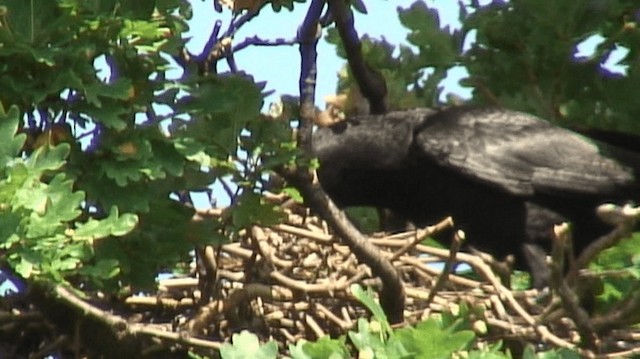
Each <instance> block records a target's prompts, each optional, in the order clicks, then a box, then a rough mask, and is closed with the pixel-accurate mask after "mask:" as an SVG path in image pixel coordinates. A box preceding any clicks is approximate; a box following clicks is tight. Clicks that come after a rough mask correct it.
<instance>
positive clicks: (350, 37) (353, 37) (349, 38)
mask: <svg viewBox="0 0 640 359" xmlns="http://www.w3.org/2000/svg"><path fill="white" fill-rule="evenodd" d="M328 1H329V8H330V10H331V13H332V15H333V18H334V20H335V23H336V28H337V29H338V33H339V34H340V38H341V39H342V44H343V45H344V49H345V51H346V53H347V61H348V62H349V67H351V72H352V73H353V76H354V77H355V79H356V82H357V83H358V87H359V88H360V92H361V93H362V95H364V97H365V98H366V99H367V100H368V101H369V106H370V109H371V113H372V114H384V113H386V112H387V103H386V95H387V86H386V84H385V80H384V77H383V76H382V74H381V73H380V72H379V71H376V70H375V69H373V68H371V67H370V66H369V65H368V64H367V63H366V62H365V60H364V57H363V56H362V45H361V43H360V39H359V37H358V33H357V31H356V29H355V27H354V23H353V13H352V12H351V10H350V9H349V8H348V7H347V2H346V1H344V0H328Z"/></svg>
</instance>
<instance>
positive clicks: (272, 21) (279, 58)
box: [187, 0, 468, 107]
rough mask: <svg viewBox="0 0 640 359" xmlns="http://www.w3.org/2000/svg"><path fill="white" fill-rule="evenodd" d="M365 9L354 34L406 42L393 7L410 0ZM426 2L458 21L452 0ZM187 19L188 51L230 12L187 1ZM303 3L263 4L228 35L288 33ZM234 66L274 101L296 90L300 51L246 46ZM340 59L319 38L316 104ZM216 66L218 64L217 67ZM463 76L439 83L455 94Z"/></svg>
mask: <svg viewBox="0 0 640 359" xmlns="http://www.w3.org/2000/svg"><path fill="white" fill-rule="evenodd" d="M365 2H366V5H367V9H368V14H367V15H363V14H359V13H356V28H357V30H358V32H359V34H360V35H362V34H365V33H366V34H369V35H370V36H372V37H375V38H380V37H383V36H384V37H385V39H386V40H387V41H389V42H391V43H393V44H399V43H406V40H405V39H406V36H407V30H406V29H405V28H404V27H403V26H402V25H401V24H400V21H399V19H398V15H397V8H399V7H400V8H407V7H409V6H410V5H411V4H413V3H414V2H415V0H395V1H389V0H375V1H365ZM427 4H428V5H429V6H435V7H436V8H437V9H438V10H439V11H440V16H441V21H442V23H443V25H451V26H459V23H458V21H457V19H458V2H457V1H453V0H436V1H428V2H427ZM192 5H193V13H194V16H193V19H192V20H191V21H190V23H189V25H190V27H191V29H190V31H189V33H187V36H191V37H192V40H191V41H190V43H189V45H188V47H189V50H190V51H191V52H194V53H198V52H200V51H201V49H202V47H203V46H204V43H205V42H206V41H207V36H208V34H210V33H211V29H212V28H213V24H214V22H215V21H216V20H221V21H222V24H223V25H222V31H224V30H225V29H226V27H227V26H228V24H229V21H230V19H231V14H230V11H228V10H225V11H224V12H223V13H221V14H219V13H216V12H215V11H214V10H213V5H212V0H206V1H202V0H192ZM307 8H308V2H307V3H296V4H295V8H294V11H293V12H290V11H288V10H286V9H283V10H282V11H280V12H279V13H274V12H273V11H272V10H271V8H270V7H266V8H265V9H264V10H263V11H262V13H261V14H260V15H259V16H258V17H256V18H255V19H254V20H252V21H251V22H249V23H248V24H246V25H245V26H244V27H243V28H242V29H241V30H240V31H239V32H238V33H237V35H236V37H235V38H234V43H239V42H241V41H242V40H244V39H245V38H247V37H251V36H256V35H257V36H259V37H261V38H263V39H276V38H285V39H290V38H293V37H294V36H295V34H296V31H297V29H298V26H299V25H300V24H301V23H302V19H303V18H304V16H305V13H306V10H307ZM235 58H236V62H237V64H238V67H239V68H240V69H242V70H244V71H246V72H248V73H250V74H253V75H254V76H255V77H256V80H258V81H267V89H268V90H275V91H276V94H274V96H271V97H269V98H268V99H267V102H269V101H274V100H275V96H276V95H280V94H291V95H296V94H297V84H298V76H299V61H300V55H299V53H298V48H297V46H278V47H249V48H246V49H244V50H242V51H240V52H238V53H236V54H235ZM343 64H344V61H343V60H342V59H340V58H338V57H337V56H336V54H335V49H334V48H333V46H331V45H329V44H327V43H326V42H325V41H324V40H321V41H320V44H319V46H318V80H317V91H316V93H317V98H316V104H317V105H319V106H320V107H323V106H324V102H323V97H324V96H325V95H328V94H332V93H335V87H336V81H337V73H338V71H339V70H340V68H341V67H342V66H343ZM221 69H222V68H221ZM462 76H464V72H463V71H455V72H454V74H453V76H451V77H450V78H449V79H447V81H445V82H446V83H444V84H443V85H445V88H446V89H448V90H450V91H453V92H456V93H458V94H464V93H468V90H463V89H461V88H460V87H459V86H458V85H457V80H459V79H460V77H462Z"/></svg>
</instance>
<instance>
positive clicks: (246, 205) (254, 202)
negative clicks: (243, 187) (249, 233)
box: [232, 191, 283, 228]
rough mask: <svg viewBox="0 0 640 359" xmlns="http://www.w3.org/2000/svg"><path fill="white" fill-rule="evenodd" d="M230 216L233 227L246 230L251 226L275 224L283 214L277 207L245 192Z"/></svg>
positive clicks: (255, 194) (253, 194) (254, 194)
mask: <svg viewBox="0 0 640 359" xmlns="http://www.w3.org/2000/svg"><path fill="white" fill-rule="evenodd" d="M232 216H233V224H234V226H236V227H237V228H247V227H248V226H250V225H253V224H262V225H266V226H269V225H274V224H277V223H278V222H280V221H281V220H282V216H283V214H282V212H281V211H280V209H279V207H278V206H276V205H274V204H272V203H269V202H267V201H265V200H264V199H263V198H262V196H260V195H259V194H257V193H253V192H250V191H245V192H243V193H242V195H241V196H240V197H239V198H238V202H237V205H236V206H235V207H234V208H233V210H232Z"/></svg>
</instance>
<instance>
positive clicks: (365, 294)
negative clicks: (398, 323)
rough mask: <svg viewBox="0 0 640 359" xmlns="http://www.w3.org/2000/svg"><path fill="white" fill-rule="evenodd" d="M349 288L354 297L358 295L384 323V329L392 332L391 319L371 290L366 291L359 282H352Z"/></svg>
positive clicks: (374, 315)
mask: <svg viewBox="0 0 640 359" xmlns="http://www.w3.org/2000/svg"><path fill="white" fill-rule="evenodd" d="M349 289H350V290H351V293H352V294H353V296H354V297H356V298H357V299H358V300H359V301H360V302H361V303H362V304H364V306H365V307H367V309H369V311H371V313H372V314H373V317H374V318H375V319H376V320H377V321H378V322H379V323H380V325H382V327H383V330H384V331H385V332H386V333H391V327H390V326H389V320H388V319H387V315H386V314H385V313H384V310H383V309H382V307H381V306H380V304H379V303H378V302H376V301H375V298H374V297H373V293H372V292H371V290H370V289H369V290H367V291H365V290H364V289H363V288H362V287H361V286H360V285H359V284H352V285H351V286H350V287H349Z"/></svg>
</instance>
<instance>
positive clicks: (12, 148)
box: [0, 103, 27, 173]
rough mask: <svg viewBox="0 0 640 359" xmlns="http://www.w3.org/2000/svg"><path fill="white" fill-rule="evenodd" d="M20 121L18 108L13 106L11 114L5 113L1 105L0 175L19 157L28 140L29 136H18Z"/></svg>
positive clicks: (10, 109) (10, 110)
mask: <svg viewBox="0 0 640 359" xmlns="http://www.w3.org/2000/svg"><path fill="white" fill-rule="evenodd" d="M19 121H20V111H19V110H18V107H16V106H11V108H9V112H5V111H4V108H3V107H2V104H1V103H0V173H2V172H3V171H4V170H5V168H6V166H7V164H9V163H10V162H11V161H13V160H14V158H16V157H17V156H18V154H19V153H20V150H21V149H22V146H23V144H24V141H25V140H26V139H27V135H25V134H23V133H22V134H18V135H16V133H17V132H18V124H19Z"/></svg>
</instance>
